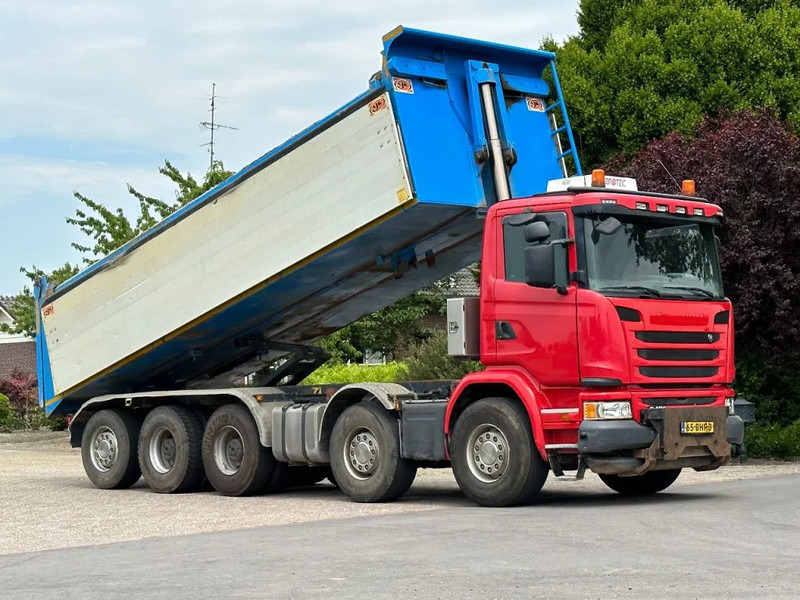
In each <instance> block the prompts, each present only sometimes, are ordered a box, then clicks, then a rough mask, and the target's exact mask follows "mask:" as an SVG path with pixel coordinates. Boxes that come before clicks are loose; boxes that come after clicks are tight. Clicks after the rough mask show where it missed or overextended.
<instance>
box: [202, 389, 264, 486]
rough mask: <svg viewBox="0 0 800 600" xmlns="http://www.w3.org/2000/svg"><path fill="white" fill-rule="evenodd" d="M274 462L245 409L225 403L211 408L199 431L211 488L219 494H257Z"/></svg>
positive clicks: (204, 464)
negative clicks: (204, 424) (203, 431)
mask: <svg viewBox="0 0 800 600" xmlns="http://www.w3.org/2000/svg"><path fill="white" fill-rule="evenodd" d="M275 462H276V461H275V457H274V456H273V455H272V452H271V451H270V449H269V448H266V447H264V446H262V445H261V438H260V437H259V435H258V428H257V427H256V423H255V421H254V420H253V417H252V415H251V414H250V412H249V411H248V410H247V408H245V407H244V406H242V405H241V404H226V405H224V406H220V407H219V408H218V409H217V410H216V411H214V414H212V415H211V418H210V419H209V420H208V423H206V430H205V433H204V434H203V466H204V467H205V470H206V477H207V478H208V480H209V481H210V482H211V485H212V486H213V487H214V489H215V490H217V491H218V492H219V493H220V494H222V495H223V496H250V495H252V494H257V493H258V492H260V491H262V490H263V489H264V488H265V487H266V486H267V485H268V484H269V483H270V478H271V477H272V475H273V472H274V470H275Z"/></svg>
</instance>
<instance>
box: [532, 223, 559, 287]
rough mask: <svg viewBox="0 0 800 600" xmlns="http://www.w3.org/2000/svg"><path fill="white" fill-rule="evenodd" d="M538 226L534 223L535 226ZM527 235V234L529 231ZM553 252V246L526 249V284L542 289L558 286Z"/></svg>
mask: <svg viewBox="0 0 800 600" xmlns="http://www.w3.org/2000/svg"><path fill="white" fill-rule="evenodd" d="M538 224H539V223H533V225H538ZM542 225H545V224H544V223H542ZM545 227H547V226H546V225H545ZM525 233H526V234H527V231H526V232H525ZM553 250H554V246H553V245H552V244H544V245H538V246H528V247H527V248H525V283H527V284H528V285H530V286H533V287H542V288H552V287H554V286H555V285H556V261H555V253H554V251H553Z"/></svg>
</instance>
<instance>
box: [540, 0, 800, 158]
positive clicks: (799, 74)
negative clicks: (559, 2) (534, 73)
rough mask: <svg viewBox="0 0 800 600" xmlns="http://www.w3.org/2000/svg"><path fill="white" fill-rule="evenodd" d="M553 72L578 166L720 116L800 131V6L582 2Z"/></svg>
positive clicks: (773, 1)
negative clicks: (766, 115)
mask: <svg viewBox="0 0 800 600" xmlns="http://www.w3.org/2000/svg"><path fill="white" fill-rule="evenodd" d="M579 23H580V25H581V32H580V34H579V35H577V36H575V37H573V38H571V39H569V40H567V41H566V42H565V43H564V44H563V45H562V46H561V47H558V46H557V45H556V44H555V43H554V42H552V41H546V42H545V44H544V45H545V47H547V48H548V49H551V50H555V51H557V52H558V58H557V61H558V66H559V73H560V75H561V82H562V85H563V88H564V94H565V97H566V101H567V104H568V107H569V111H570V119H571V121H572V124H573V127H574V129H575V131H576V133H577V134H578V137H579V140H580V146H581V150H582V155H583V156H582V158H583V161H584V163H585V164H586V166H590V165H595V164H598V163H600V162H602V161H604V160H606V159H607V158H608V157H610V156H611V155H613V154H615V153H617V152H619V151H622V152H625V153H627V154H633V153H635V152H636V151H637V150H638V149H640V148H641V147H643V146H644V145H645V144H647V143H648V142H649V141H651V140H654V139H659V138H661V137H663V136H665V135H666V134H668V133H670V132H673V131H677V132H680V133H683V134H690V133H692V132H693V131H694V130H695V129H696V127H697V126H698V124H699V123H700V122H701V121H702V119H703V117H704V115H706V114H716V113H717V111H718V110H719V109H721V108H727V109H743V108H752V107H770V108H773V109H774V110H775V111H776V114H777V115H778V117H779V118H781V119H785V120H787V121H788V122H789V123H790V124H791V125H792V126H793V127H794V128H797V126H798V125H800V6H797V2H793V1H791V0H766V1H759V2H756V1H755V0H740V1H725V0H630V1H629V2H625V1H617V2H614V1H613V0H582V2H581V4H580V10H579Z"/></svg>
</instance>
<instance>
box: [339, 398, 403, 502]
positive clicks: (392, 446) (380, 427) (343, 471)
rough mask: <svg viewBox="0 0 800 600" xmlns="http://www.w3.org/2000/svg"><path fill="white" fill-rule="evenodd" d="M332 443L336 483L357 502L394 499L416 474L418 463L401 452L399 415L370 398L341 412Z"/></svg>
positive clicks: (401, 493) (400, 494)
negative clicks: (397, 416)
mask: <svg viewBox="0 0 800 600" xmlns="http://www.w3.org/2000/svg"><path fill="white" fill-rule="evenodd" d="M330 447H331V470H332V471H333V477H334V479H335V481H336V485H338V486H339V489H341V490H342V491H343V492H344V493H345V494H347V495H348V496H350V498H352V499H353V500H355V501H356V502H388V501H390V500H395V499H397V498H399V497H400V496H402V495H403V494H405V493H406V492H407V491H408V488H410V487H411V484H412V483H413V481H414V477H415V476H416V474H417V466H416V465H415V464H414V463H413V462H411V461H410V460H407V459H405V458H403V457H402V456H400V430H399V428H398V423H397V418H396V417H395V416H394V415H390V413H389V412H388V411H387V410H386V409H385V408H383V407H382V406H379V405H377V404H373V403H371V402H360V403H359V404H354V405H353V406H351V407H349V408H348V409H347V410H345V411H344V412H343V413H342V414H341V416H340V417H339V418H338V419H337V421H336V423H335V424H334V426H333V432H332V434H331V446H330Z"/></svg>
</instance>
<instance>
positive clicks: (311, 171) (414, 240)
mask: <svg viewBox="0 0 800 600" xmlns="http://www.w3.org/2000/svg"><path fill="white" fill-rule="evenodd" d="M552 59H553V56H552V55H551V54H549V53H546V52H540V51H536V50H524V49H518V48H512V47H507V46H502V45H497V44H491V43H485V42H478V41H473V40H465V39H461V38H455V37H450V36H444V35H439V34H431V33H427V32H421V31H416V30H410V29H398V30H396V31H394V32H392V33H390V34H388V35H387V36H386V37H385V38H384V50H383V67H382V69H381V71H380V72H379V73H378V74H376V75H375V76H374V77H373V78H372V79H371V81H370V89H369V90H368V91H367V92H365V93H363V94H362V95H360V96H358V97H357V98H355V99H354V100H353V101H352V102H350V103H348V104H347V105H345V106H343V107H342V108H340V109H339V110H337V111H336V112H334V113H333V114H331V115H329V116H328V117H326V118H325V119H322V120H321V121H319V122H317V123H315V124H313V125H312V126H311V127H309V128H308V129H306V130H305V131H303V132H301V133H300V134H298V135H297V136H295V137H293V138H292V139H290V140H289V141H287V142H286V143H285V144H283V145H281V146H279V147H277V148H275V149H273V150H271V151H270V152H268V153H267V154H265V155H264V156H262V157H261V158H259V159H258V160H256V161H255V162H253V163H252V164H250V165H248V166H247V167H245V168H244V169H242V170H241V171H240V172H238V173H237V174H236V175H234V176H232V177H231V178H230V179H228V180H227V181H226V182H224V183H222V184H220V185H219V186H217V187H216V188H214V189H213V190H211V191H210V192H208V193H206V194H204V195H203V196H201V197H200V198H198V199H196V200H195V201H193V202H191V203H190V204H188V205H187V206H185V207H183V208H182V209H181V210H179V211H178V212H176V213H175V214H173V215H171V216H170V217H168V218H167V219H165V220H164V221H163V222H162V223H160V224H159V225H157V226H155V227H153V228H152V229H150V230H149V231H147V232H145V233H144V234H142V235H141V236H139V237H138V238H136V239H134V240H133V241H131V242H129V243H128V244H126V245H125V246H123V247H121V248H119V249H118V250H117V251H115V252H114V253H112V254H111V255H110V256H108V257H106V258H104V259H103V260H101V261H99V262H97V263H96V264H94V265H92V266H91V267H89V268H88V269H86V270H85V271H83V272H81V273H79V274H78V275H76V276H75V277H74V278H72V279H71V280H69V281H67V282H66V283H64V284H62V285H59V286H57V287H55V288H53V287H49V288H48V286H47V285H44V286H40V288H39V290H38V292H37V293H38V300H39V304H40V317H41V321H40V328H39V335H38V348H39V350H38V351H39V353H40V361H39V364H40V372H39V381H40V390H41V396H42V401H43V403H44V404H45V406H46V408H47V410H48V412H52V411H53V410H55V409H56V408H58V409H59V410H61V411H64V412H69V411H70V410H74V409H75V408H76V407H77V406H78V405H79V404H80V403H81V402H82V401H84V400H86V399H88V398H91V397H94V396H98V395H101V394H105V393H109V392H114V393H117V394H118V393H125V392H127V391H146V390H151V389H158V390H170V389H181V388H184V387H224V386H229V385H231V384H232V383H233V382H234V381H235V380H236V379H238V378H240V377H242V376H244V375H246V374H248V373H252V372H254V371H255V370H257V369H258V368H260V367H262V366H263V365H265V364H267V363H268V362H270V361H273V360H274V359H275V357H277V356H278V355H281V354H283V353H286V352H287V350H290V349H291V346H289V345H290V344H308V343H310V342H313V341H314V340H316V339H318V338H319V337H321V336H323V335H325V334H328V333H330V332H332V331H335V330H337V329H339V328H341V327H343V326H345V325H347V324H348V323H351V322H352V321H354V320H356V319H357V318H359V317H361V316H362V315H364V314H367V313H370V312H373V311H375V310H378V309H380V308H382V307H384V306H386V305H389V304H391V303H393V302H395V301H397V300H399V299H400V298H402V297H404V296H407V295H409V294H410V293H412V292H414V291H416V290H419V289H421V288H424V287H426V286H428V285H430V284H432V283H433V282H435V281H437V280H439V279H441V278H443V277H444V276H446V275H448V274H450V273H452V272H454V271H456V270H458V269H460V268H462V267H464V266H466V265H468V264H470V263H472V262H474V261H475V260H477V259H478V258H479V251H480V236H481V232H482V220H481V218H480V216H481V211H482V209H485V208H486V207H487V206H488V205H490V204H492V203H493V202H495V201H497V200H498V194H499V195H500V198H499V199H501V200H502V199H504V198H505V197H507V196H508V195H511V196H514V197H521V196H528V195H531V194H535V193H539V192H543V191H545V188H546V182H547V180H549V179H553V178H556V177H559V176H561V174H562V165H561V164H560V162H559V155H560V153H561V149H560V147H557V143H556V142H557V138H555V137H554V136H553V129H552V127H553V126H552V125H551V120H550V117H551V114H552V113H551V112H550V111H549V110H548V109H546V104H545V100H546V99H547V98H548V97H551V96H552V98H554V99H555V102H554V106H556V107H558V108H560V107H561V106H563V103H562V102H561V94H560V90H559V89H558V88H557V85H556V88H555V89H553V88H552V87H551V86H549V85H548V84H547V83H546V82H545V80H544V79H543V72H544V70H545V69H546V68H547V67H548V66H550V65H551V62H552ZM555 81H556V82H557V78H556V79H555ZM486 84H488V87H486V88H485V89H484V87H483V86H486ZM487 102H488V103H489V105H490V111H489V112H490V113H491V115H493V117H492V116H491V115H490V116H488V117H487V116H485V115H486V114H487V113H486V111H485V108H486V106H487ZM564 116H566V115H565V113H564ZM493 124H496V126H497V135H496V137H497V140H495V142H496V143H495V146H494V153H493V150H492V148H493V146H492V144H491V139H490V138H492V137H495V136H493V135H492V134H493V129H492V125H493ZM563 132H564V134H565V135H564V140H565V141H566V139H567V138H570V141H571V133H570V132H569V128H568V123H567V125H566V129H563ZM564 154H566V153H564ZM501 156H502V158H500V157H501ZM494 157H498V160H497V161H493V158H494ZM498 169H499V172H500V173H501V175H502V173H503V171H505V177H506V179H507V185H508V188H509V189H508V190H507V191H503V189H502V188H501V191H500V192H499V193H498V192H496V189H497V188H496V186H495V181H494V179H495V178H496V177H498Z"/></svg>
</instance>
